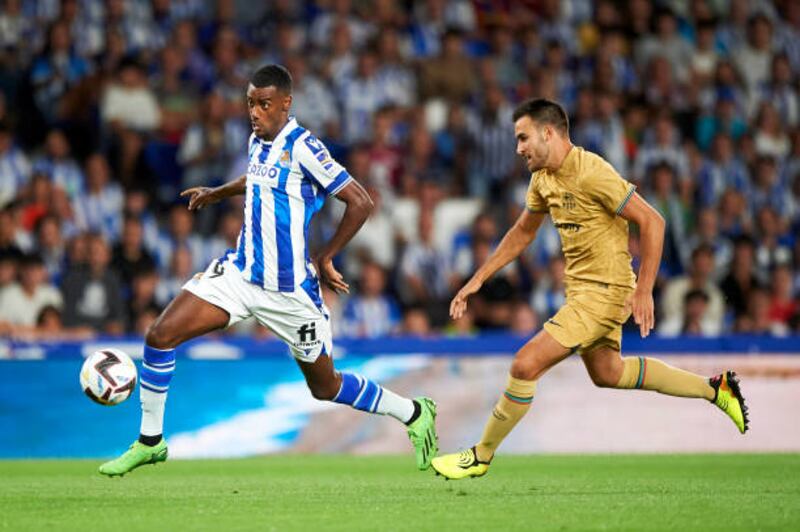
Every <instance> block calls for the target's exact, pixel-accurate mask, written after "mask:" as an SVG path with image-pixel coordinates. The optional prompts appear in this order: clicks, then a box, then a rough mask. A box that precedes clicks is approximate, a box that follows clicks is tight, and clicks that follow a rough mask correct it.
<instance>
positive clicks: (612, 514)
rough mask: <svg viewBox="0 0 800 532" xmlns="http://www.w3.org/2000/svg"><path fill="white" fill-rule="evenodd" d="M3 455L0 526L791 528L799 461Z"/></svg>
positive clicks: (796, 514) (151, 530)
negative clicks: (474, 471)
mask: <svg viewBox="0 0 800 532" xmlns="http://www.w3.org/2000/svg"><path fill="white" fill-rule="evenodd" d="M98 463H99V462H97V461H81V460H75V461H66V460H52V461H24V460H23V461H0V530H13V531H18V530H19V531H24V530H83V531H85V530H125V531H126V532H127V531H134V530H142V531H147V532H156V531H164V530H215V531H216V530H219V531H227V530H309V531H317V530H346V531H348V532H351V531H354V530H459V531H462V530H637V531H639V530H680V531H684V530H703V531H707V530H725V531H731V530H800V455H797V454H793V455H744V454H729V455H663V456H660V455H655V456H651V455H646V456H615V455H609V456H508V455H505V456H504V455H500V456H498V457H497V459H496V460H495V463H494V464H493V466H492V469H491V470H490V472H489V474H488V475H487V476H486V477H484V478H481V479H467V480H462V481H458V482H453V481H450V482H445V481H444V480H443V479H442V478H441V477H435V476H434V474H433V473H432V472H431V471H428V472H424V473H423V472H418V471H416V470H415V469H414V464H413V458H412V457H411V456H403V457H399V456H389V457H375V456H370V457H354V456H335V455H334V456H325V455H321V456H320V455H315V456H300V455H283V456H270V457H264V458H256V459H246V460H203V461H182V460H173V461H168V462H167V463H166V464H159V465H157V466H145V467H142V468H140V469H138V470H136V471H134V472H133V473H131V474H129V475H127V476H125V477H123V478H113V479H109V478H104V477H101V476H100V475H98V474H97V473H96V468H97V465H98Z"/></svg>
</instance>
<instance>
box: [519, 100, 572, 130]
mask: <svg viewBox="0 0 800 532" xmlns="http://www.w3.org/2000/svg"><path fill="white" fill-rule="evenodd" d="M523 116H528V117H530V119H531V120H533V121H535V122H539V123H541V124H550V125H551V126H553V127H555V128H556V129H558V130H559V131H561V132H562V133H569V118H568V117H567V112H566V111H565V110H564V108H563V107H561V106H560V105H559V104H558V103H556V102H554V101H552V100H548V99H546V98H532V99H530V100H525V101H524V102H522V103H521V104H519V106H518V107H517V108H516V109H514V122H516V121H517V120H519V119H520V118H522V117H523Z"/></svg>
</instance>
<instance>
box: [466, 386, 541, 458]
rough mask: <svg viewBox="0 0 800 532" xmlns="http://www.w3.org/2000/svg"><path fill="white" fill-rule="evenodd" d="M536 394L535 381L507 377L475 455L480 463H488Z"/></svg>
mask: <svg viewBox="0 0 800 532" xmlns="http://www.w3.org/2000/svg"><path fill="white" fill-rule="evenodd" d="M534 393H536V381H526V380H522V379H515V378H514V377H512V376H510V375H509V377H508V386H507V387H506V391H505V392H504V393H503V395H501V396H500V400H499V401H497V404H496V405H495V406H494V410H492V417H490V418H489V421H488V422H487V423H486V427H484V429H483V436H481V441H480V442H479V443H478V444H477V445H475V453H476V454H477V458H478V460H480V461H481V462H489V461H490V460H491V459H492V457H493V456H494V453H495V451H497V448H498V447H499V446H500V444H501V443H502V442H503V440H504V439H505V438H506V436H508V433H509V432H511V429H513V428H514V427H515V426H516V424H517V423H518V422H519V420H520V419H522V417H523V416H524V415H525V414H526V413H527V412H528V410H529V409H530V407H531V402H532V401H533V395H534Z"/></svg>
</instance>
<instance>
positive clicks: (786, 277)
mask: <svg viewBox="0 0 800 532" xmlns="http://www.w3.org/2000/svg"><path fill="white" fill-rule="evenodd" d="M792 284H793V279H792V270H791V268H789V266H788V265H787V264H780V265H778V266H776V267H775V269H774V270H772V285H771V288H770V303H769V312H768V315H769V319H770V321H772V322H773V323H779V324H781V325H783V326H787V327H788V326H789V324H790V323H791V320H792V318H794V317H795V316H797V315H798V312H800V302H798V301H797V299H796V298H795V291H794V287H793V286H792Z"/></svg>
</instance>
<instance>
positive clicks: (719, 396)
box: [583, 346, 748, 434]
mask: <svg viewBox="0 0 800 532" xmlns="http://www.w3.org/2000/svg"><path fill="white" fill-rule="evenodd" d="M583 362H584V364H585V365H586V369H587V370H588V371H589V375H590V376H591V377H592V381H594V383H595V384H596V385H598V386H601V387H607V388H618V389H633V390H652V391H655V392H658V393H663V394H665V395H672V396H674V397H690V398H702V399H706V400H708V401H710V402H711V403H713V404H715V405H717V406H718V407H719V408H720V409H721V410H722V411H723V412H725V413H726V414H727V415H728V416H729V417H730V418H731V419H732V420H733V422H734V423H735V424H736V427H737V428H738V429H739V432H741V433H742V434H744V433H745V432H746V431H747V428H748V427H747V425H748V418H747V407H746V406H745V404H744V397H742V394H741V391H740V389H739V381H738V380H737V379H736V374H735V373H733V372H732V371H727V372H725V373H723V374H721V375H717V376H716V377H712V378H711V379H708V378H706V377H703V376H701V375H697V374H694V373H691V372H688V371H684V370H682V369H679V368H676V367H674V366H670V365H669V364H666V363H664V362H662V361H661V360H658V359H656V358H650V357H621V356H620V353H619V351H617V350H615V349H612V348H610V347H605V346H604V347H600V348H598V349H595V350H593V351H591V352H588V353H584V355H583Z"/></svg>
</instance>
